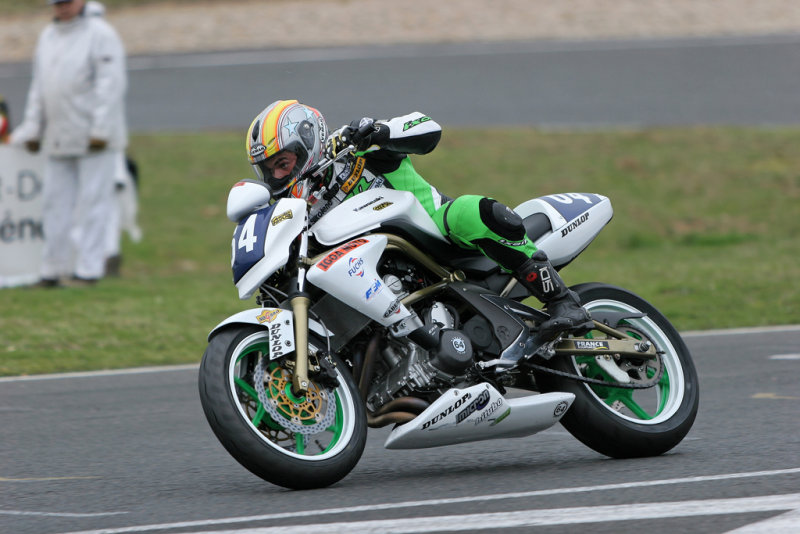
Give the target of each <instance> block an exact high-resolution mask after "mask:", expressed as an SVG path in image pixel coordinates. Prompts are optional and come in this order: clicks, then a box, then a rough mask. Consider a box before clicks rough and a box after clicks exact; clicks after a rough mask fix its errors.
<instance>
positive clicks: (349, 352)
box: [199, 147, 698, 489]
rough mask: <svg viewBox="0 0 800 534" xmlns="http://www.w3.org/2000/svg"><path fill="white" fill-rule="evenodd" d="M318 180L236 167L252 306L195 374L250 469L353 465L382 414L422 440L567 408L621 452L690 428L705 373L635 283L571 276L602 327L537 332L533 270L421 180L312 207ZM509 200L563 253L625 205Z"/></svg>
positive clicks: (398, 430) (482, 435) (233, 212)
mask: <svg viewBox="0 0 800 534" xmlns="http://www.w3.org/2000/svg"><path fill="white" fill-rule="evenodd" d="M350 151H352V147H350V148H349V149H348V150H345V151H342V152H341V153H340V154H339V157H343V156H345V155H347V153H349V152H350ZM335 159H338V158H335ZM335 159H325V160H323V161H322V162H321V163H320V164H318V165H317V168H316V169H315V172H314V173H313V176H315V177H321V176H322V175H323V173H324V171H325V168H327V167H328V166H330V165H332V164H333V163H334V161H335ZM316 187H317V188H319V187H321V186H320V184H317V185H316ZM314 191H315V188H314V187H308V188H307V189H306V191H305V193H304V195H303V198H294V197H290V198H280V199H277V200H274V201H272V202H271V200H273V199H271V198H270V192H269V190H268V189H267V187H266V185H265V184H264V183H262V182H259V181H255V180H243V181H240V182H238V183H236V184H235V185H234V186H233V188H232V189H231V191H230V194H229V197H228V205H227V215H228V217H229V219H231V220H232V221H233V222H235V223H237V226H236V229H235V231H234V234H233V239H232V242H231V246H232V261H231V264H232V270H233V281H234V283H235V286H236V288H237V290H238V293H239V297H240V299H243V300H247V299H250V298H251V297H252V296H253V295H256V304H257V307H255V308H252V309H248V310H245V311H242V312H240V313H237V314H234V315H232V316H231V317H228V318H227V319H225V320H224V321H222V322H221V323H220V324H218V325H217V326H216V327H214V329H213V330H212V331H211V333H210V334H209V336H208V347H207V349H206V351H205V354H204V355H203V359H202V363H201V365H200V371H199V390H200V398H201V401H202V405H203V410H204V412H205V415H206V418H207V420H208V422H209V424H210V426H211V428H212V430H213V431H214V433H215V435H216V436H217V438H218V439H219V441H220V442H221V443H222V445H223V446H224V447H225V448H226V449H227V451H228V452H229V453H230V454H231V455H232V456H233V457H234V458H235V459H236V460H237V461H238V462H239V463H240V464H241V465H242V466H244V467H245V468H246V469H248V470H249V471H251V472H252V473H254V474H255V475H257V476H259V477H261V478H263V479H264V480H267V481H269V482H271V483H273V484H277V485H280V486H284V487H287V488H293V489H304V488H317V487H324V486H328V485H330V484H333V483H335V482H337V481H339V480H340V479H342V478H343V477H345V476H346V475H347V474H348V473H349V472H350V471H351V470H352V469H353V468H354V467H355V465H356V463H357V462H358V460H359V458H360V457H361V454H362V452H363V450H364V446H365V443H366V435H367V427H373V428H377V427H383V426H387V425H393V429H392V431H391V433H390V435H389V437H388V439H387V440H386V443H385V447H386V448H387V449H410V448H424V447H437V446H444V445H451V444H458V443H465V442H472V441H478V440H488V439H502V438H509V437H522V436H528V435H531V434H534V433H536V432H539V431H542V430H544V429H547V428H549V427H551V426H553V425H554V424H556V423H557V422H561V423H562V425H563V426H564V427H565V428H566V429H567V430H568V431H569V432H570V433H571V434H572V435H573V436H574V437H575V438H577V439H578V440H580V441H581V442H582V443H584V444H585V445H586V446H588V447H590V448H591V449H593V450H595V451H597V452H599V453H601V454H604V455H607V456H610V457H613V458H632V457H644V456H654V455H659V454H662V453H664V452H666V451H668V450H670V449H672V448H673V447H675V446H676V445H677V444H678V443H679V442H680V441H681V440H682V439H683V438H684V436H686V434H687V432H688V431H689V429H690V428H691V426H692V424H693V422H694V419H695V416H696V413H697V407H698V379H697V373H696V371H695V367H694V364H693V363H692V359H691V355H690V353H689V350H688V349H687V347H686V345H685V344H684V342H683V340H682V339H681V337H680V335H679V334H678V332H677V331H676V330H675V328H674V327H673V326H672V325H671V324H670V322H669V321H668V320H667V319H666V318H665V317H664V316H663V315H662V314H661V313H660V312H659V311H658V310H657V309H656V308H654V307H653V306H652V305H651V304H649V303H648V302H647V301H645V300H644V299H643V298H641V297H639V296H637V295H635V294H634V293H632V292H630V291H628V290H625V289H622V288H619V287H614V286H611V285H607V284H603V283H585V284H579V285H576V286H573V287H572V289H573V290H574V291H575V292H576V293H577V294H578V295H579V297H580V299H581V302H582V303H583V305H584V306H585V307H586V308H587V309H588V310H589V311H590V313H591V316H592V319H593V321H594V328H593V329H592V330H591V331H588V332H586V331H584V332H580V333H577V332H564V333H562V334H559V335H557V336H556V337H555V338H553V337H552V333H550V334H549V335H548V336H547V337H543V335H542V332H540V331H539V326H540V325H541V324H542V323H543V322H544V321H545V320H547V319H548V317H549V316H548V314H547V313H546V312H545V311H543V310H540V309H537V308H535V307H533V306H531V305H529V304H527V303H526V301H525V299H527V298H528V297H530V295H529V293H528V292H527V291H526V290H525V289H524V287H523V286H522V285H521V284H518V283H517V282H516V280H515V279H514V278H513V277H512V276H511V275H510V274H509V273H507V272H505V271H503V270H502V269H501V268H500V267H499V266H498V265H497V264H496V263H495V262H493V261H492V260H490V259H488V258H487V257H485V256H483V255H482V254H480V253H478V252H472V251H468V250H465V249H462V248H459V247H457V246H456V245H453V244H451V243H450V242H449V241H448V240H446V239H445V238H444V237H443V236H442V235H441V233H440V232H439V230H438V229H437V228H436V226H435V224H434V222H433V221H432V219H431V218H430V217H429V216H428V215H427V213H426V212H425V210H424V209H423V208H422V206H421V205H420V204H419V202H418V201H417V200H416V198H415V197H414V196H413V195H412V194H411V193H408V192H405V191H397V190H392V189H386V188H377V189H367V190H366V191H364V192H362V193H359V194H357V195H355V196H353V197H351V198H349V199H348V200H345V201H344V202H342V203H341V204H339V205H338V206H336V207H334V208H333V209H331V210H330V211H329V212H327V213H325V214H324V215H323V216H322V217H321V218H319V220H317V221H315V222H314V223H313V224H310V223H309V202H308V200H309V195H311V196H313V194H314ZM514 209H515V211H516V212H517V213H518V214H519V215H520V216H521V217H522V218H523V221H524V225H525V228H526V232H527V235H528V237H529V238H530V239H532V240H533V241H534V242H535V243H536V246H537V247H538V248H540V249H542V250H544V251H545V252H546V253H547V255H548V257H549V258H550V261H551V263H552V264H553V265H554V266H555V267H556V268H557V269H560V268H563V267H565V266H566V265H567V264H569V263H570V262H571V261H573V260H574V259H575V258H576V257H577V256H578V255H579V254H580V253H581V252H582V251H583V250H584V249H585V248H586V247H587V246H588V245H589V244H590V243H591V242H592V241H593V240H594V239H595V237H596V236H597V235H598V234H599V232H600V231H601V230H602V229H603V227H604V226H605V225H606V224H607V223H608V222H609V221H610V220H611V217H612V214H613V210H612V207H611V202H610V200H609V199H608V198H607V197H605V196H602V195H599V194H591V193H565V194H554V195H548V196H543V197H540V198H534V199H532V200H528V201H526V202H523V203H522V204H520V205H519V206H517V207H516V208H514Z"/></svg>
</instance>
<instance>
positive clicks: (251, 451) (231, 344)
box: [199, 325, 367, 489]
mask: <svg viewBox="0 0 800 534" xmlns="http://www.w3.org/2000/svg"><path fill="white" fill-rule="evenodd" d="M323 347H324V344H323V343H322V342H320V341H318V340H314V339H311V340H310V343H309V352H310V353H312V354H313V353H314V352H316V350H317V349H322V348H323ZM286 361H287V359H286V358H282V359H278V360H274V361H269V331H267V330H266V329H265V328H263V327H258V326H254V325H232V326H229V327H228V328H226V329H224V330H222V331H220V332H218V333H217V334H215V335H214V337H213V338H212V339H211V340H210V341H209V344H208V348H207V349H206V351H205V354H204V355H203V360H202V363H201V364H200V376H199V389H200V400H201V402H202V404H203V411H204V412H205V415H206V419H207V420H208V423H209V425H210V426H211V429H212V430H213V431H214V434H215V435H216V436H217V439H219V441H220V443H222V445H223V446H224V447H225V449H227V451H228V452H229V453H230V454H231V456H233V457H234V458H235V459H236V460H237V461H238V462H239V463H240V464H242V465H243V466H244V467H245V468H247V469H248V470H249V471H250V472H252V473H253V474H255V475H257V476H259V477H261V478H263V479H264V480H266V481H268V482H271V483H273V484H277V485H279V486H283V487H286V488H291V489H309V488H321V487H325V486H329V485H331V484H333V483H335V482H337V481H339V480H341V479H342V478H344V477H345V476H346V475H347V474H348V473H349V472H350V471H351V470H352V469H353V467H355V465H356V463H357V462H358V460H359V458H360V457H361V454H362V452H363V451H364V446H365V444H366V436H367V424H366V416H365V413H364V406H363V403H362V402H361V398H360V397H359V394H358V388H357V387H356V385H355V382H354V381H353V378H352V377H351V375H350V373H349V371H348V370H347V368H346V367H345V365H344V364H343V363H342V362H341V361H340V360H338V359H337V358H335V357H333V362H334V364H335V372H336V378H337V380H338V386H337V387H335V388H332V389H329V388H326V387H324V386H322V385H320V384H317V383H315V382H314V380H313V377H312V380H311V381H312V383H311V385H310V386H309V389H308V392H307V394H306V396H305V397H303V398H300V399H298V398H295V397H294V395H292V394H291V390H290V388H289V387H288V385H289V382H287V380H288V379H290V376H291V375H290V373H289V371H287V370H286V369H285V364H286ZM259 367H260V369H259ZM259 379H260V381H261V383H262V384H263V386H260V387H259V384H258V382H259ZM259 390H260V391H259Z"/></svg>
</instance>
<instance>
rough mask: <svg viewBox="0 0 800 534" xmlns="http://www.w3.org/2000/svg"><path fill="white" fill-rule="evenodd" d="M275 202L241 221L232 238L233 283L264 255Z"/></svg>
mask: <svg viewBox="0 0 800 534" xmlns="http://www.w3.org/2000/svg"><path fill="white" fill-rule="evenodd" d="M273 211H275V204H273V205H271V206H267V207H265V208H262V209H260V210H258V211H257V212H255V213H252V214H250V215H249V216H248V217H247V218H245V219H242V220H241V221H239V224H238V225H237V226H236V230H234V232H233V240H231V268H232V269H233V283H234V284H235V283H237V282H238V281H239V280H241V278H242V276H244V275H245V273H246V272H247V271H248V270H250V268H251V267H252V266H253V265H255V264H256V263H258V262H259V260H261V258H263V257H264V241H265V239H266V237H267V228H269V222H270V218H271V217H272V212H273Z"/></svg>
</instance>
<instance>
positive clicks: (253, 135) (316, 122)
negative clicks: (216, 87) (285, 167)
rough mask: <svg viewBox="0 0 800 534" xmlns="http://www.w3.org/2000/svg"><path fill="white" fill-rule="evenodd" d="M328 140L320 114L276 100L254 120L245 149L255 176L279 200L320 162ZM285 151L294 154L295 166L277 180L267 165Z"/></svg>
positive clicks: (293, 103) (291, 102)
mask: <svg viewBox="0 0 800 534" xmlns="http://www.w3.org/2000/svg"><path fill="white" fill-rule="evenodd" d="M327 138H328V126H327V125H326V124H325V118H324V117H323V116H322V114H321V113H320V112H319V111H317V110H316V109H314V108H312V107H309V106H306V105H303V104H300V103H299V102H298V101H297V100H278V101H276V102H273V103H272V104H270V105H269V106H267V107H266V108H265V109H264V110H263V111H262V112H261V113H259V114H258V116H257V117H256V118H255V119H254V120H253V123H252V124H251V125H250V129H249V130H248V131H247V141H246V143H245V145H246V147H247V157H248V159H249V160H250V164H251V165H252V166H253V169H254V170H255V172H256V175H257V176H258V178H259V179H260V180H262V181H264V182H265V183H266V184H267V186H268V187H269V189H270V191H271V192H272V195H273V196H278V195H280V194H281V193H284V192H285V191H288V190H289V189H291V187H292V186H293V185H294V184H296V183H297V180H298V179H299V178H300V177H302V176H303V174H304V173H305V172H307V171H308V170H309V169H310V168H311V167H313V166H314V165H315V164H316V163H317V162H319V161H320V159H322V156H323V155H324V153H325V140H326V139H327ZM284 151H288V152H292V153H294V155H295V156H297V162H296V163H295V165H294V167H293V168H292V169H291V170H290V172H289V174H288V175H285V176H281V177H280V178H276V177H275V176H274V175H273V171H272V170H270V168H269V167H270V166H268V164H267V161H268V160H269V159H270V158H272V157H273V156H275V155H277V154H278V153H282V152H284Z"/></svg>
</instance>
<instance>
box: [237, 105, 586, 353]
mask: <svg viewBox="0 0 800 534" xmlns="http://www.w3.org/2000/svg"><path fill="white" fill-rule="evenodd" d="M441 133H442V129H441V127H440V126H439V125H438V124H437V123H436V122H435V121H434V120H432V119H431V118H430V117H428V116H426V115H423V114H422V113H419V112H414V113H410V114H408V115H404V116H401V117H395V118H392V119H389V120H377V121H375V120H373V119H371V118H362V119H361V120H360V121H353V122H352V123H351V124H350V125H346V126H342V127H341V128H339V129H338V130H336V131H335V132H333V133H332V134H331V135H330V137H328V128H327V125H326V123H325V119H324V117H323V116H322V114H321V113H320V112H319V111H318V110H316V109H314V108H312V107H310V106H306V105H304V104H301V103H299V102H298V101H297V100H278V101H275V102H273V103H272V104H270V105H269V106H267V107H266V108H265V109H264V110H263V111H261V113H259V114H258V115H257V116H256V118H255V119H254V120H253V122H252V123H251V125H250V128H249V129H248V131H247V141H246V147H247V152H248V158H249V161H250V163H251V165H252V166H253V168H254V170H255V172H256V175H257V176H258V177H259V179H260V180H262V181H264V182H265V183H266V184H267V186H268V187H269V188H270V191H271V193H272V196H273V198H280V197H282V196H286V195H293V196H297V197H301V198H302V196H303V190H304V188H306V187H311V186H312V183H311V182H312V180H311V179H310V174H311V173H310V172H309V171H312V172H313V170H314V167H315V165H316V164H317V163H318V162H319V161H320V160H322V159H323V158H324V157H325V156H326V155H327V156H328V157H335V156H336V155H337V154H338V153H339V152H340V151H341V150H342V149H344V148H345V147H347V146H349V145H351V144H352V145H353V146H355V148H356V151H355V153H353V154H349V155H347V156H345V157H343V158H342V159H341V160H339V162H337V163H336V164H335V165H334V166H332V167H329V168H328V169H327V170H326V171H325V172H326V174H325V176H324V178H323V187H322V189H321V190H319V191H317V192H316V193H315V194H313V195H311V196H309V197H308V199H309V203H310V204H312V205H311V206H310V217H311V222H312V223H313V222H315V221H316V220H318V219H319V218H320V217H321V216H322V215H323V214H324V213H326V212H327V211H328V210H330V209H331V208H332V207H334V206H336V205H338V204H339V203H341V202H342V201H344V200H346V199H347V198H349V197H351V196H353V195H356V194H358V193H361V192H363V191H366V190H368V189H371V188H375V187H388V188H391V189H397V190H404V191H409V192H411V193H413V194H414V196H415V197H416V198H417V200H419V202H420V204H422V206H423V208H424V209H425V211H426V212H427V213H428V215H430V216H431V218H432V219H433V221H434V222H435V223H436V226H437V227H438V228H439V231H440V232H441V233H442V234H443V235H444V236H446V237H447V238H448V239H449V240H450V241H451V242H453V243H455V244H456V245H458V246H460V247H462V248H466V249H471V250H478V251H480V252H481V253H483V254H484V255H486V256H487V257H489V258H491V259H492V260H494V261H495V262H497V263H498V264H499V265H500V266H501V267H502V268H504V269H506V270H508V271H510V272H512V273H513V274H514V276H515V277H516V278H517V279H518V280H519V282H520V283H522V285H523V286H524V287H525V288H526V289H528V291H530V292H531V294H533V296H535V297H536V298H537V299H539V300H540V301H542V302H543V303H545V305H546V308H547V311H548V313H549V314H550V319H548V320H547V321H545V322H544V323H543V324H542V325H541V327H540V332H541V335H542V336H543V337H545V338H546V339H551V338H554V337H555V336H556V335H558V334H559V333H562V332H564V331H567V330H583V329H590V328H591V326H592V322H591V318H590V316H589V313H588V312H587V311H586V310H585V309H584V308H583V307H582V306H581V304H580V299H579V298H578V296H577V295H576V294H575V292H573V291H572V290H570V289H568V288H567V286H566V284H565V283H564V281H563V280H562V279H561V277H560V276H559V274H558V272H557V271H556V270H555V268H554V267H553V266H552V264H551V263H550V261H549V260H548V258H547V255H546V254H545V253H544V251H541V250H537V248H536V246H535V245H534V244H533V243H532V242H531V241H530V240H529V239H528V238H527V236H526V233H525V227H524V226H523V224H522V218H521V217H520V216H519V215H518V214H517V213H515V212H514V211H513V210H511V209H510V208H508V207H507V206H505V205H503V204H501V203H500V202H498V201H496V200H494V199H491V198H487V197H483V196H479V195H463V196H460V197H457V198H455V199H452V198H450V197H448V196H446V195H444V194H442V193H440V192H439V191H438V190H437V189H436V188H435V187H434V186H432V185H430V184H429V183H428V182H427V181H426V180H425V179H424V178H423V177H422V176H420V175H419V173H417V171H416V170H415V169H414V167H413V165H412V164H411V159H410V158H409V157H408V155H409V154H427V153H429V152H430V151H432V150H433V149H434V148H435V147H436V145H437V144H438V142H439V139H440V138H441Z"/></svg>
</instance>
